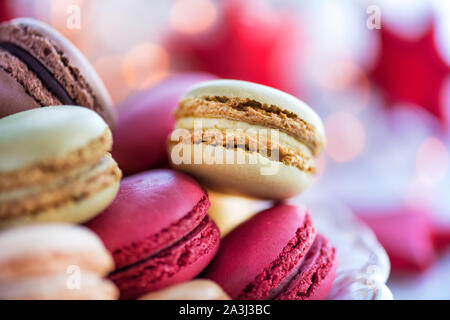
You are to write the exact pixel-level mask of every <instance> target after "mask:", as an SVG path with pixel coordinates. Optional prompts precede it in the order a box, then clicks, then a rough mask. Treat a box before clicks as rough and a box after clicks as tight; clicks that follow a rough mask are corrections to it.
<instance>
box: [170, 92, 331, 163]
mask: <svg viewBox="0 0 450 320" xmlns="http://www.w3.org/2000/svg"><path fill="white" fill-rule="evenodd" d="M175 117H176V118H177V119H180V118H183V117H206V118H208V117H209V118H225V119H229V120H236V121H244V122H247V123H250V124H256V125H262V126H264V127H269V128H273V129H279V130H281V131H283V132H285V133H287V134H289V135H291V136H293V137H294V138H296V139H298V140H299V141H300V142H302V143H304V144H305V145H307V146H308V147H309V148H310V149H311V152H312V154H313V155H318V154H319V153H320V152H321V150H322V149H323V146H324V141H323V138H321V137H320V136H319V134H318V133H317V132H316V130H315V128H314V127H313V126H312V125H311V124H309V123H307V122H305V121H304V120H302V119H300V118H299V117H297V115H295V114H294V113H292V112H290V111H287V110H284V109H282V108H280V107H278V106H274V105H267V104H264V103H261V102H258V101H255V100H252V99H243V98H236V97H218V96H205V97H187V98H184V99H183V100H181V101H180V103H179V105H178V108H177V110H176V112H175Z"/></svg>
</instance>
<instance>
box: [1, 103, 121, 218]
mask: <svg viewBox="0 0 450 320" xmlns="http://www.w3.org/2000/svg"><path fill="white" fill-rule="evenodd" d="M111 145H112V134H111V131H110V129H109V128H108V126H107V124H106V123H105V121H103V119H102V118H101V117H100V116H99V115H98V114H97V113H95V112H94V111H92V110H89V109H87V108H82V107H76V106H57V107H52V108H38V109H31V110H27V111H23V112H20V113H16V114H13V115H10V116H8V117H5V118H2V119H0V227H8V226H15V225H22V224H31V223H42V222H67V223H81V222H85V221H87V220H89V219H91V218H92V217H93V216H95V215H96V214H98V213H100V212H101V211H103V210H104V209H105V208H106V207H107V206H108V205H109V204H110V203H111V201H112V200H113V199H114V197H115V195H116V194H117V191H118V189H119V183H120V179H121V172H120V169H119V168H118V166H117V164H116V162H115V161H114V159H113V158H112V157H111V155H110V154H109V153H108V151H109V150H110V149H111Z"/></svg>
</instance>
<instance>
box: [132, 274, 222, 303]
mask: <svg viewBox="0 0 450 320" xmlns="http://www.w3.org/2000/svg"><path fill="white" fill-rule="evenodd" d="M139 300H231V299H230V297H229V296H228V295H227V294H226V293H225V291H223V289H222V288H221V287H220V286H219V285H218V284H217V283H215V282H214V281H211V280H207V279H194V280H191V281H187V282H184V283H180V284H176V285H174V286H170V287H168V288H165V289H162V290H159V291H155V292H151V293H147V294H146V295H144V296H142V297H140V298H139Z"/></svg>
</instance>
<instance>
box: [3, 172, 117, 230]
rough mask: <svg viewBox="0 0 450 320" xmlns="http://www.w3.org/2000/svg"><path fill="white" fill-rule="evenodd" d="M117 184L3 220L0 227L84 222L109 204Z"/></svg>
mask: <svg viewBox="0 0 450 320" xmlns="http://www.w3.org/2000/svg"><path fill="white" fill-rule="evenodd" d="M119 185H120V184H119V181H117V182H116V183H113V184H111V185H110V186H108V187H106V188H105V189H103V190H101V191H99V192H97V193H94V194H92V195H90V196H88V197H87V198H85V199H82V200H78V201H76V202H74V201H71V202H68V203H67V204H64V205H61V206H59V207H55V208H52V209H49V210H45V211H41V212H37V213H35V214H34V215H32V216H24V217H19V218H14V219H10V220H4V221H3V222H1V223H0V228H6V227H8V228H9V227H14V226H22V225H28V224H36V223H48V222H65V223H84V222H86V221H88V220H90V219H92V218H94V217H95V216H96V215H97V214H99V213H100V212H102V211H103V210H104V209H106V208H107V207H108V206H109V204H110V203H111V202H112V201H113V200H114V198H115V196H116V194H117V192H118V190H119Z"/></svg>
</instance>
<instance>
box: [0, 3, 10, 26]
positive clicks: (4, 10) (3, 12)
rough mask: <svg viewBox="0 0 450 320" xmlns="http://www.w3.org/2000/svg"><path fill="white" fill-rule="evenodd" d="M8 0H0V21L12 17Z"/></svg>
mask: <svg viewBox="0 0 450 320" xmlns="http://www.w3.org/2000/svg"><path fill="white" fill-rule="evenodd" d="M7 2H8V1H7V0H0V22H2V21H5V20H9V19H11V13H10V10H9V8H8V3H7Z"/></svg>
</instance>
